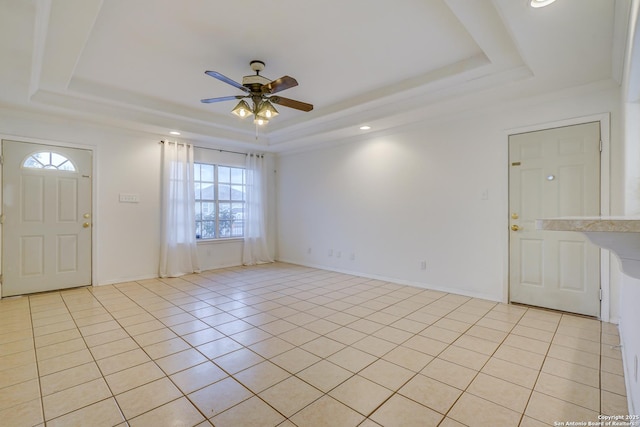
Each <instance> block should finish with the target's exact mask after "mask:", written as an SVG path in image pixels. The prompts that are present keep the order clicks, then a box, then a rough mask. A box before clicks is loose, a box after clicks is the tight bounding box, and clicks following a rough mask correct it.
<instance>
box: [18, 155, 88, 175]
mask: <svg viewBox="0 0 640 427" xmlns="http://www.w3.org/2000/svg"><path fill="white" fill-rule="evenodd" d="M22 167H23V168H31V169H57V170H60V171H69V172H75V171H76V167H75V166H74V165H73V163H71V160H69V159H67V158H66V157H65V156H63V155H62V154H58V153H53V152H51V151H42V152H40V153H35V154H32V155H30V156H29V157H27V160H25V161H24V163H23V164H22Z"/></svg>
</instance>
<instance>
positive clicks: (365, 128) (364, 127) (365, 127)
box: [360, 125, 371, 130]
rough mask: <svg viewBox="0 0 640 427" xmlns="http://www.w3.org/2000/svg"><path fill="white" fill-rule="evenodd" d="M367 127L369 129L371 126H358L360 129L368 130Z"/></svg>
mask: <svg viewBox="0 0 640 427" xmlns="http://www.w3.org/2000/svg"><path fill="white" fill-rule="evenodd" d="M369 129H371V126H367V125H364V126H360V130H369Z"/></svg>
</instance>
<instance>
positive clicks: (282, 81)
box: [262, 76, 298, 93]
mask: <svg viewBox="0 0 640 427" xmlns="http://www.w3.org/2000/svg"><path fill="white" fill-rule="evenodd" d="M294 86H298V82H297V81H296V79H294V78H293V77H289V76H282V77H280V78H279V79H277V80H274V81H272V82H269V83H267V84H265V85H262V92H264V93H276V92H280V91H281V90H285V89H289V88H290V87H294Z"/></svg>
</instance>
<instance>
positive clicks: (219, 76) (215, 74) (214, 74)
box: [204, 71, 249, 92]
mask: <svg viewBox="0 0 640 427" xmlns="http://www.w3.org/2000/svg"><path fill="white" fill-rule="evenodd" d="M204 73H205V74H206V75H208V76H211V77H214V78H216V79H218V80H220V81H221V82H225V83H227V84H230V85H231V86H233V87H237V88H238V89H240V90H242V91H244V92H249V89H247V88H246V87H244V86H242V85H241V84H240V83H238V82H237V81H235V80H231V79H230V78H229V77H227V76H225V75H222V74H220V73H219V72H217V71H205V72H204Z"/></svg>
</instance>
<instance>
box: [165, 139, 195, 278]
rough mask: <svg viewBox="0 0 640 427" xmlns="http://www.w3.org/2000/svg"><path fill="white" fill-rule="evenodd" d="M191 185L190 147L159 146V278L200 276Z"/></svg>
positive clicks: (169, 144) (174, 144) (191, 154)
mask: <svg viewBox="0 0 640 427" xmlns="http://www.w3.org/2000/svg"><path fill="white" fill-rule="evenodd" d="M194 197H195V195H194V183H193V145H191V144H182V143H177V142H169V141H165V142H164V144H162V230H161V242H160V245H161V246H160V277H178V276H182V275H184V274H190V273H199V272H200V265H199V262H198V250H197V249H198V248H197V246H196V224H195V206H194V205H195V200H194Z"/></svg>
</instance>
